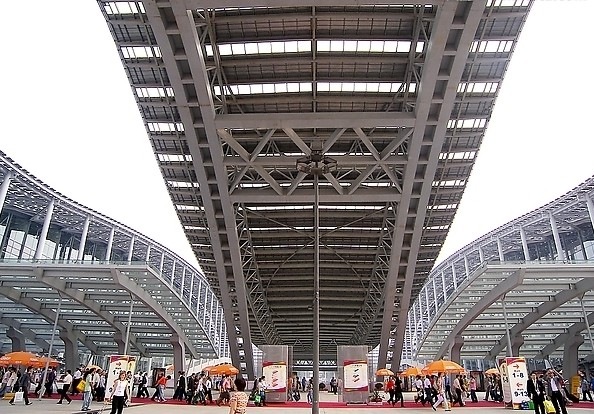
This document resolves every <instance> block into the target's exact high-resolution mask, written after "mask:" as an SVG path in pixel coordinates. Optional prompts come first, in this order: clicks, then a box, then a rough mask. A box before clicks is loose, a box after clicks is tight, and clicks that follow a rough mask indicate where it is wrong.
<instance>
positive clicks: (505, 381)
mask: <svg viewBox="0 0 594 414" xmlns="http://www.w3.org/2000/svg"><path fill="white" fill-rule="evenodd" d="M506 359H507V358H497V366H498V369H499V375H501V388H502V389H503V403H504V404H506V405H508V404H511V401H512V397H511V388H510V385H509V376H508V375H507V361H506Z"/></svg>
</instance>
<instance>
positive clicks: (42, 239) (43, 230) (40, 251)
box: [33, 198, 54, 260]
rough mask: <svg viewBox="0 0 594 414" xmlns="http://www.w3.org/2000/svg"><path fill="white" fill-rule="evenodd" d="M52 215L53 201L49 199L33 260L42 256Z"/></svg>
mask: <svg viewBox="0 0 594 414" xmlns="http://www.w3.org/2000/svg"><path fill="white" fill-rule="evenodd" d="M53 214H54V199H53V198H52V199H50V201H49V203H48V204H47V212H46V213H45V219H44V220H43V227H42V228H41V234H40V235H39V240H37V248H36V249H35V255H34V256H33V259H34V260H39V259H41V256H42V255H43V249H44V247H45V241H46V240H47V233H48V232H49V227H50V223H51V221H52V215H53Z"/></svg>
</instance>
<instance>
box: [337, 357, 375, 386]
mask: <svg viewBox="0 0 594 414" xmlns="http://www.w3.org/2000/svg"><path fill="white" fill-rule="evenodd" d="M368 381H369V380H368V378H367V361H366V360H349V361H347V360H345V361H344V384H343V386H344V390H345V391H367V390H368V389H369V385H368Z"/></svg>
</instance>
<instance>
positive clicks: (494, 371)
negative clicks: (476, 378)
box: [485, 368, 499, 375]
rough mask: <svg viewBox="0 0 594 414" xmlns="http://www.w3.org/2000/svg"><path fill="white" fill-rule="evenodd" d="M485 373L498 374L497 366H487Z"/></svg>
mask: <svg viewBox="0 0 594 414" xmlns="http://www.w3.org/2000/svg"><path fill="white" fill-rule="evenodd" d="M485 374H487V375H493V374H499V370H498V369H497V368H489V369H488V370H486V371H485Z"/></svg>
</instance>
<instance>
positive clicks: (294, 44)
mask: <svg viewBox="0 0 594 414" xmlns="http://www.w3.org/2000/svg"><path fill="white" fill-rule="evenodd" d="M217 47H218V49H219V54H220V55H221V56H239V55H267V54H283V53H301V52H311V41H310V40H288V41H278V42H246V43H221V44H219V45H217ZM206 53H207V54H208V55H209V56H212V54H213V50H212V46H210V45H209V46H207V47H206Z"/></svg>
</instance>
